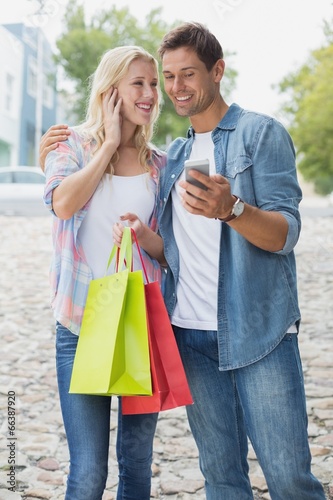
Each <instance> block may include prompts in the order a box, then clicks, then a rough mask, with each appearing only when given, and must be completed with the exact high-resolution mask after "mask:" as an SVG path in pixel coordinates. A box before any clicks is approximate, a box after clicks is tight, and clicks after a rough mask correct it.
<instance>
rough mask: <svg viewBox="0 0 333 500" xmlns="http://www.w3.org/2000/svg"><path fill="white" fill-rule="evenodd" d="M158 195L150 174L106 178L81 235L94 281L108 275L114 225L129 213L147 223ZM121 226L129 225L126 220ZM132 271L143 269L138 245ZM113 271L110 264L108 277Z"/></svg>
mask: <svg viewBox="0 0 333 500" xmlns="http://www.w3.org/2000/svg"><path fill="white" fill-rule="evenodd" d="M155 194H156V184H155V182H154V181H153V179H152V178H151V176H150V174H149V173H145V174H141V175H135V176H132V177H121V176H117V175H112V176H111V175H110V174H104V175H103V177H102V179H101V181H100V183H99V185H98V186H97V189H96V191H95V193H94V194H93V197H92V199H91V202H90V206H89V209H88V212H87V214H86V216H85V218H84V219H83V221H82V224H81V226H80V229H79V233H78V238H79V240H80V241H81V243H82V246H83V251H84V254H85V257H86V260H87V263H88V265H89V267H90V268H91V270H92V274H93V279H96V278H101V277H103V276H104V275H105V272H106V265H107V262H108V259H109V256H110V252H111V250H112V247H113V238H112V233H113V225H114V224H115V223H116V222H119V220H120V216H121V215H124V214H125V213H126V212H131V213H134V214H136V215H137V216H138V217H139V218H140V219H141V221H142V222H144V223H145V224H148V222H149V219H150V216H151V214H152V212H153V209H154V204H155ZM122 223H123V224H124V225H126V221H124V222H122ZM133 268H134V269H142V266H141V262H140V259H139V256H138V254H137V250H136V247H135V245H133ZM113 272H114V264H111V266H110V268H109V270H108V273H107V274H112V273H113Z"/></svg>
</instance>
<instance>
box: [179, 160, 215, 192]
mask: <svg viewBox="0 0 333 500" xmlns="http://www.w3.org/2000/svg"><path fill="white" fill-rule="evenodd" d="M184 170H185V181H186V182H189V183H190V184H192V185H193V186H195V187H198V188H200V189H203V190H204V191H207V186H205V184H203V183H202V182H200V181H199V180H198V179H195V178H194V177H193V176H192V175H191V173H190V172H191V171H192V170H195V171H197V172H200V173H201V174H203V175H206V176H209V160H208V159H203V160H186V161H185V163H184ZM187 192H188V194H190V195H191V196H194V197H195V198H198V196H195V195H194V194H193V193H190V192H189V191H187ZM199 199H200V198H199Z"/></svg>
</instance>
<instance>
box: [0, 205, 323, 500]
mask: <svg viewBox="0 0 333 500" xmlns="http://www.w3.org/2000/svg"><path fill="white" fill-rule="evenodd" d="M311 213H315V215H314V216H313V215H311ZM50 225H51V217H49V216H48V215H45V216H42V217H30V218H25V217H10V216H8V217H6V216H0V238H1V243H0V269H1V288H0V345H1V362H0V409H1V412H0V429H1V432H0V500H15V499H21V498H24V499H26V500H33V499H51V500H60V499H63V498H64V490H65V486H64V485H65V481H66V474H67V472H68V453H67V446H66V441H65V435H64V429H63V426H62V419H61V415H60V409H59V401H58V393H57V386H56V376H55V366H54V365H55V363H54V354H55V349H54V324H53V317H52V313H51V310H50V307H49V282H48V268H49V263H50V253H51V231H50ZM332 228H333V216H332V215H330V216H320V214H319V212H313V211H312V210H311V207H310V208H309V209H306V210H305V209H304V216H303V229H302V233H301V238H300V241H299V243H298V245H297V247H296V255H297V259H298V260H297V262H298V277H299V298H300V305H301V312H302V324H301V333H300V339H299V340H300V349H301V354H302V359H303V368H304V374H305V381H306V394H307V409H308V416H309V439H310V443H311V451H312V456H313V472H314V474H315V475H316V476H317V477H318V478H319V479H320V480H321V481H322V483H323V484H324V487H325V491H326V494H327V498H328V499H333V229H332ZM13 394H15V413H16V419H15V425H14V427H13V430H14V434H15V436H14V437H15V440H14V439H10V440H9V439H8V424H9V422H11V423H12V422H13V420H10V421H9V417H10V416H11V415H7V413H8V410H7V408H8V405H9V404H10V405H11V404H13V403H12V401H13V398H12V397H11V396H12V395H13ZM9 401H11V403H9ZM9 408H11V406H9ZM116 414H117V401H116V398H114V401H113V404H112V427H111V446H110V466H109V479H108V484H107V491H106V492H105V494H104V497H103V500H112V499H115V498H116V497H115V492H116V486H117V463H116V460H115V451H114V450H115V428H116V422H117V415H116ZM9 444H11V446H9ZM10 458H13V459H14V460H15V463H16V471H15V473H12V476H11V475H10V469H9V464H8V461H9V459H10ZM249 461H250V468H251V469H250V470H251V481H252V485H253V489H254V492H255V497H256V498H257V499H258V498H264V499H266V500H268V499H269V498H270V496H269V494H268V493H267V488H266V484H265V480H264V478H263V475H262V472H261V470H260V468H259V466H258V463H257V461H256V458H255V455H254V453H253V450H252V449H250V454H249ZM8 481H13V485H14V486H15V487H14V488H13V489H14V490H15V492H14V491H10V490H9V488H10V486H11V483H10V482H9V483H8ZM152 498H154V499H156V500H189V499H192V500H203V499H204V498H205V495H204V490H203V479H202V476H201V473H200V471H199V467H198V455H197V451H196V447H195V444H194V442H193V439H192V436H191V433H190V431H189V428H188V424H187V420H186V415H185V410H184V408H180V409H176V410H170V411H167V412H162V413H161V414H160V417H159V422H158V426H157V433H156V438H155V447H154V463H153V488H152ZM225 500H228V499H225ZM286 500H288V499H286ZM299 500H302V499H299Z"/></svg>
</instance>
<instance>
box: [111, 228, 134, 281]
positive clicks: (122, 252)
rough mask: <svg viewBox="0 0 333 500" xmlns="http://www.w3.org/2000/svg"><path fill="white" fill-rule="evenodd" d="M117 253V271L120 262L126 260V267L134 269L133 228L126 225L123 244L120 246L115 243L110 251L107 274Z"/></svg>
mask: <svg viewBox="0 0 333 500" xmlns="http://www.w3.org/2000/svg"><path fill="white" fill-rule="evenodd" d="M115 255H117V257H116V272H118V270H119V263H121V265H122V263H123V262H125V266H126V269H129V270H132V269H131V266H132V259H133V252H132V237H131V230H130V228H129V227H127V226H125V227H124V232H123V237H122V240H121V245H120V248H119V247H118V246H117V245H113V248H112V250H111V253H110V257H109V260H108V263H107V265H106V270H105V274H106V273H107V271H108V269H109V267H110V264H111V262H112V260H113V259H114V257H115Z"/></svg>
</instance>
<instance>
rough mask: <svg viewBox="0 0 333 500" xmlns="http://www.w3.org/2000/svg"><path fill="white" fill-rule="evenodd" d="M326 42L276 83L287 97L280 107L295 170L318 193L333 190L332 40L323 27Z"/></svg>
mask: <svg viewBox="0 0 333 500" xmlns="http://www.w3.org/2000/svg"><path fill="white" fill-rule="evenodd" d="M325 35H326V42H325V45H324V46H323V47H322V48H319V49H317V50H314V51H312V52H311V54H310V55H309V58H308V60H307V62H306V63H305V64H304V65H303V66H301V68H299V69H298V70H297V71H295V72H294V73H290V74H289V75H287V76H286V77H285V78H284V79H283V80H282V81H281V82H280V83H279V86H278V87H279V91H280V93H284V94H286V95H287V96H288V97H287V99H286V102H285V103H284V105H283V106H282V112H284V113H285V114H286V116H287V118H288V121H289V123H290V127H289V131H290V133H291V135H292V137H293V140H294V142H295V147H296V151H297V159H298V168H299V170H300V172H301V173H302V175H303V177H304V179H305V180H308V181H313V183H314V186H315V189H316V191H317V192H318V193H320V194H328V193H330V192H332V191H333V119H332V116H333V87H332V81H333V37H332V30H331V28H330V25H329V23H326V24H325Z"/></svg>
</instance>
